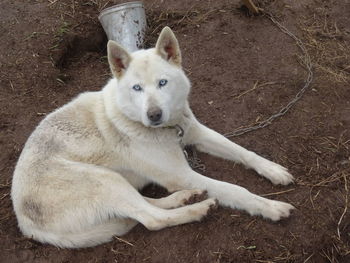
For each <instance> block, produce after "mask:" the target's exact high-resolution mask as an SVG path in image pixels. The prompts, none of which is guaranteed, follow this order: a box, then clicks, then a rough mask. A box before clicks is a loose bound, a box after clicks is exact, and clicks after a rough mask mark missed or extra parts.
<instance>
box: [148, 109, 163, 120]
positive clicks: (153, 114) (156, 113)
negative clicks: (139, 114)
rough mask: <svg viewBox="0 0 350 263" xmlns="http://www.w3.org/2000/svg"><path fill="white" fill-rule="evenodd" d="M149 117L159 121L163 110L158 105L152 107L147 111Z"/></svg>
mask: <svg viewBox="0 0 350 263" xmlns="http://www.w3.org/2000/svg"><path fill="white" fill-rule="evenodd" d="M147 117H148V119H150V121H151V122H157V121H159V120H160V119H161V118H162V110H161V109H160V108H158V107H154V108H150V109H149V110H148V111H147Z"/></svg>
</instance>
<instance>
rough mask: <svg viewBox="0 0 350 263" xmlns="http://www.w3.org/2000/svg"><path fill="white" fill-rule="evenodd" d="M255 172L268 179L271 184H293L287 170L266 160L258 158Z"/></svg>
mask: <svg viewBox="0 0 350 263" xmlns="http://www.w3.org/2000/svg"><path fill="white" fill-rule="evenodd" d="M255 170H256V171H257V172H258V173H259V174H260V175H262V176H264V177H266V178H267V179H269V180H270V181H271V182H272V183H273V184H283V185H287V184H290V183H292V182H293V180H294V178H293V176H292V175H291V174H290V173H289V172H288V170H287V168H284V167H283V166H281V165H279V164H277V163H274V162H271V161H269V160H266V159H264V158H262V157H260V156H259V159H258V160H257V163H256V166H255Z"/></svg>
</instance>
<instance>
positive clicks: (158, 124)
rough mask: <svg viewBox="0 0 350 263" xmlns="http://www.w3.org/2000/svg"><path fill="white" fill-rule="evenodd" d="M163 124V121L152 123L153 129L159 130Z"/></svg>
mask: <svg viewBox="0 0 350 263" xmlns="http://www.w3.org/2000/svg"><path fill="white" fill-rule="evenodd" d="M162 124H163V122H162V121H156V122H151V125H150V126H151V127H152V128H158V127H160V126H161V125H162Z"/></svg>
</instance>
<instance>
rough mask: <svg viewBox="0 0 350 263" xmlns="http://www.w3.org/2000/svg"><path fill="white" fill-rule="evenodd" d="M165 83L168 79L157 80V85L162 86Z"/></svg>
mask: <svg viewBox="0 0 350 263" xmlns="http://www.w3.org/2000/svg"><path fill="white" fill-rule="evenodd" d="M167 83H168V81H167V80H166V79H161V80H160V81H159V87H163V86H165V85H166V84H167Z"/></svg>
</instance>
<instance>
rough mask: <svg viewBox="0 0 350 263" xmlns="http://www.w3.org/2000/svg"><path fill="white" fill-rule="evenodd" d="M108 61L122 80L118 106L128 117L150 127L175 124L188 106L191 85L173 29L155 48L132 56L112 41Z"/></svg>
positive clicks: (118, 94)
mask: <svg viewBox="0 0 350 263" xmlns="http://www.w3.org/2000/svg"><path fill="white" fill-rule="evenodd" d="M108 61H109V64H110V67H111V70H112V73H113V75H114V76H115V77H116V78H117V79H118V85H117V87H115V89H116V91H115V92H116V96H115V97H116V101H115V103H116V105H117V107H118V108H119V109H120V110H121V111H122V112H123V114H124V115H126V116H127V117H128V118H129V119H131V120H133V121H137V122H141V123H143V125H145V126H147V127H162V126H167V125H169V124H172V125H173V124H175V123H174V122H176V119H177V118H179V117H180V114H182V109H183V107H184V106H185V104H186V101H187V97H188V94H189V91H190V82H189V80H188V79H187V77H186V75H185V74H184V72H183V70H182V68H181V54H180V49H179V45H178V42H177V40H176V38H175V36H174V34H173V32H172V31H171V30H170V28H168V27H165V28H164V29H163V30H162V32H161V34H160V36H159V39H158V41H157V45H156V47H155V48H152V49H148V50H140V51H136V52H134V53H131V54H129V53H128V52H127V51H126V50H124V49H123V48H122V47H120V46H119V45H118V44H116V43H115V42H113V41H109V42H108Z"/></svg>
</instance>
